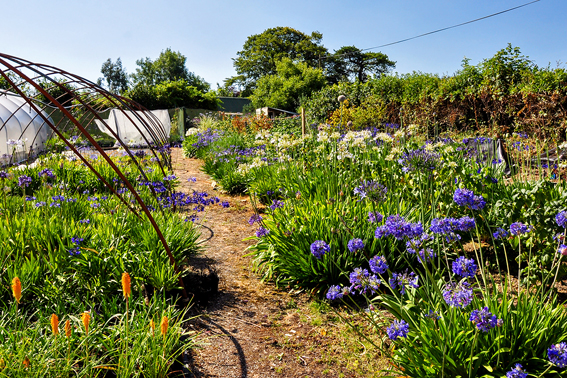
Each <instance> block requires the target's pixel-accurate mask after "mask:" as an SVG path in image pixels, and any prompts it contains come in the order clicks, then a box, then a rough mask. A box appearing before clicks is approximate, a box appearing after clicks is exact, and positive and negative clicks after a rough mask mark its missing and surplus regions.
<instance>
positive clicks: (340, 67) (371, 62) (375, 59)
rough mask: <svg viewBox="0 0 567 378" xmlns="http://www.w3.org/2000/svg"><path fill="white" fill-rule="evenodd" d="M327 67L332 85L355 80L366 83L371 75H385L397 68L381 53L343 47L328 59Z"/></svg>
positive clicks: (394, 63) (353, 47)
mask: <svg viewBox="0 0 567 378" xmlns="http://www.w3.org/2000/svg"><path fill="white" fill-rule="evenodd" d="M325 66H326V68H327V78H328V80H329V83H330V84H336V83H339V82H341V81H351V82H353V81H355V80H358V81H361V82H363V83H364V82H366V81H367V80H368V79H369V77H370V75H375V76H377V77H380V76H382V75H384V74H385V73H387V72H388V71H390V70H391V69H392V68H394V67H395V66H396V62H393V61H391V60H390V59H388V56H387V55H386V54H383V53H380V52H377V53H376V52H363V51H362V50H361V49H359V48H357V47H355V46H343V47H341V48H340V49H338V50H337V51H335V53H334V54H333V55H330V56H328V57H327V58H326V64H325Z"/></svg>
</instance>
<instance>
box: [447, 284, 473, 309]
mask: <svg viewBox="0 0 567 378" xmlns="http://www.w3.org/2000/svg"><path fill="white" fill-rule="evenodd" d="M443 299H444V300H445V302H447V304H448V305H449V306H451V307H457V308H465V307H467V306H468V305H469V304H470V303H471V302H472V300H473V290H472V289H471V288H470V285H469V283H468V282H467V281H461V282H457V283H456V282H452V283H449V284H447V285H445V288H444V289H443Z"/></svg>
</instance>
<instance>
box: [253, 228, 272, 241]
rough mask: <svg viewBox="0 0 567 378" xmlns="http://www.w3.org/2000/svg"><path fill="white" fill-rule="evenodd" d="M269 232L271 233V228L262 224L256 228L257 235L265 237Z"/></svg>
mask: <svg viewBox="0 0 567 378" xmlns="http://www.w3.org/2000/svg"><path fill="white" fill-rule="evenodd" d="M269 233H270V230H268V229H267V228H264V227H261V226H260V227H259V228H258V230H256V237H258V238H263V237H264V236H266V235H268V234H269Z"/></svg>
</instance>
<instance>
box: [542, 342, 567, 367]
mask: <svg viewBox="0 0 567 378" xmlns="http://www.w3.org/2000/svg"><path fill="white" fill-rule="evenodd" d="M547 357H548V358H549V361H551V363H553V364H555V365H557V366H558V367H560V368H561V369H563V368H564V367H566V366H567V343H565V342H562V343H559V344H554V345H552V346H551V347H550V348H549V349H548V350H547Z"/></svg>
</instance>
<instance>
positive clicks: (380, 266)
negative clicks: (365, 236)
mask: <svg viewBox="0 0 567 378" xmlns="http://www.w3.org/2000/svg"><path fill="white" fill-rule="evenodd" d="M368 263H369V264H370V270H371V271H372V273H376V274H384V273H386V271H387V270H388V262H387V261H386V258H385V257H384V256H374V257H372V258H371V259H370V261H369V262H368Z"/></svg>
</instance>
